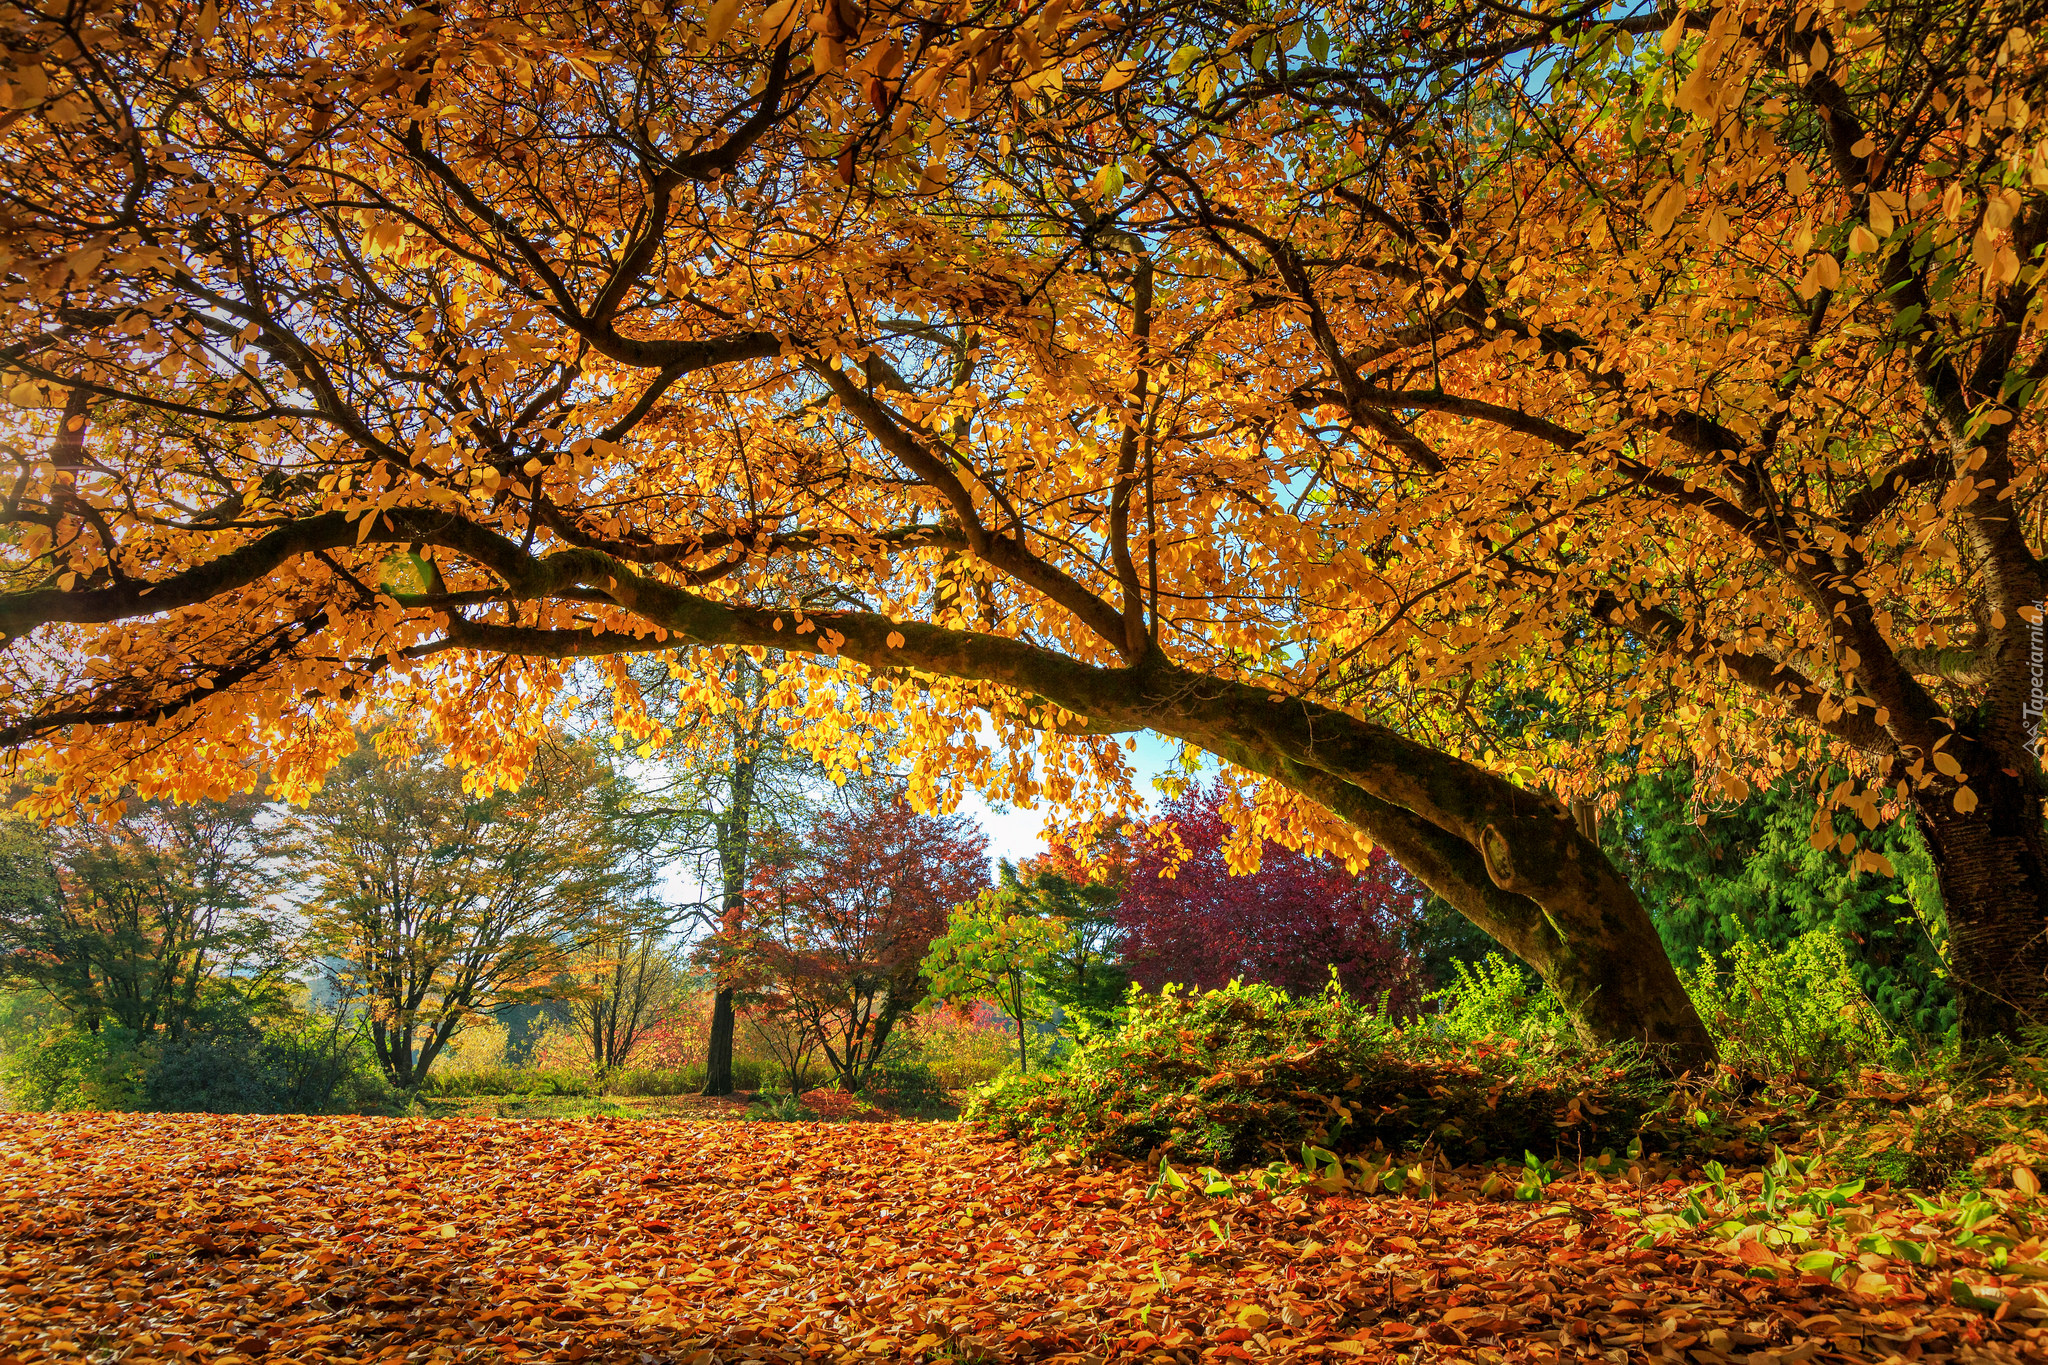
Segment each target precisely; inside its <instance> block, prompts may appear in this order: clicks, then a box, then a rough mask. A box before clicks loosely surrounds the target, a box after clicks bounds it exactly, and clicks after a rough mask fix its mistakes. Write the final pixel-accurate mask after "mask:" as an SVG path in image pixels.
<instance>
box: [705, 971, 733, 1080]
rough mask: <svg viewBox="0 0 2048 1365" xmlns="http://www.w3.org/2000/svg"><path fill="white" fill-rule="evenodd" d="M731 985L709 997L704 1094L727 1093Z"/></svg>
mask: <svg viewBox="0 0 2048 1365" xmlns="http://www.w3.org/2000/svg"><path fill="white" fill-rule="evenodd" d="M732 1028H733V1007H732V988H731V987H729V986H728V987H723V988H721V989H720V990H719V992H718V994H717V995H715V996H713V997H712V999H711V1040H710V1043H709V1045H708V1046H707V1047H706V1048H705V1052H704V1091H703V1093H704V1094H706V1095H730V1094H731V1093H732V1090H733V1084H732Z"/></svg>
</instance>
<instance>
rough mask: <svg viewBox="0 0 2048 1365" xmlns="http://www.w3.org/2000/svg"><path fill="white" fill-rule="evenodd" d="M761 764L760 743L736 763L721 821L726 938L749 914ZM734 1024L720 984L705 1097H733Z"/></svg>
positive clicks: (706, 1067)
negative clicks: (748, 885)
mask: <svg viewBox="0 0 2048 1365" xmlns="http://www.w3.org/2000/svg"><path fill="white" fill-rule="evenodd" d="M760 761H761V751H760V748H759V746H758V745H757V744H756V745H748V746H744V747H742V748H741V750H740V752H739V755H738V756H737V757H735V758H734V760H733V765H732V772H731V786H730V788H729V790H728V793H727V800H726V808H725V817H724V818H723V819H721V820H720V821H719V822H718V872H719V880H720V882H721V886H720V888H719V890H720V893H721V896H722V898H723V909H724V914H723V915H722V916H721V917H720V920H719V924H720V927H721V928H722V929H723V930H724V931H725V932H727V933H731V932H732V931H733V930H735V929H738V928H739V925H740V917H741V916H742V915H744V914H745V913H746V907H747V868H748V865H749V863H750V861H751V857H750V855H751V854H752V852H753V850H752V848H751V847H750V845H751V841H752V839H753V829H754V791H755V781H756V778H757V776H758V773H759V768H760ZM733 1023H734V1018H733V998H732V987H731V986H729V985H726V984H724V983H723V982H721V983H720V985H719V988H718V995H717V997H716V998H715V999H714V1000H713V1001H712V1004H711V1037H710V1038H709V1039H708V1040H707V1042H706V1044H705V1052H704V1091H703V1093H704V1094H706V1095H730V1094H731V1093H732V1092H733V1079H732V1042H733Z"/></svg>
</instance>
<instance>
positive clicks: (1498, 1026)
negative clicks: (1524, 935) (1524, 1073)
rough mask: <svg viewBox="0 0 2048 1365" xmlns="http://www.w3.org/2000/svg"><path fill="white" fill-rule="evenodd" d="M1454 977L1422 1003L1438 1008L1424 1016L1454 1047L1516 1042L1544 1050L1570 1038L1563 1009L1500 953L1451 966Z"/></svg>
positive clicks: (1523, 969) (1532, 976)
mask: <svg viewBox="0 0 2048 1365" xmlns="http://www.w3.org/2000/svg"><path fill="white" fill-rule="evenodd" d="M1451 966H1452V968H1453V969H1454V970H1455V971H1456V973H1457V975H1456V977H1455V978H1454V979H1453V980H1452V981H1451V983H1450V984H1449V985H1447V986H1446V987H1444V989H1442V990H1440V991H1437V992H1436V993H1434V994H1432V995H1426V996H1424V997H1423V1000H1424V1001H1426V1002H1428V1003H1431V1004H1434V1005H1436V1006H1437V1012H1436V1013H1435V1014H1432V1015H1429V1016H1427V1017H1428V1019H1429V1021H1430V1024H1431V1026H1432V1028H1433V1029H1434V1031H1435V1032H1436V1033H1438V1034H1439V1035H1440V1036H1442V1037H1445V1038H1449V1039H1453V1040H1455V1041H1458V1042H1468V1043H1469V1042H1477V1041H1478V1040H1480V1039H1482V1038H1517V1039H1520V1040H1521V1041H1522V1042H1524V1043H1534V1044H1543V1043H1550V1042H1555V1041H1557V1040H1558V1039H1561V1038H1569V1037H1571V1036H1572V1026H1571V1021H1570V1020H1568V1019H1566V1018H1565V1014H1564V1005H1563V1004H1562V1003H1561V1002H1560V1001H1559V1000H1558V998H1557V996H1555V995H1554V994H1552V993H1551V991H1550V989H1549V987H1547V986H1545V985H1544V984H1543V983H1542V982H1541V981H1539V980H1537V979H1536V974H1535V973H1534V972H1531V971H1530V970H1529V969H1528V968H1527V967H1524V966H1522V965H1521V964H1520V963H1519V962H1510V961H1509V960H1508V959H1506V958H1504V957H1502V956H1501V955H1500V954H1499V953H1488V954H1487V955H1486V956H1485V958H1483V959H1482V960H1480V961H1478V962H1461V961H1454V962H1452V963H1451Z"/></svg>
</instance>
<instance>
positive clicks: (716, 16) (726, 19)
mask: <svg viewBox="0 0 2048 1365" xmlns="http://www.w3.org/2000/svg"><path fill="white" fill-rule="evenodd" d="M739 17H740V0H718V3H717V4H715V5H713V6H712V7H711V12H710V13H709V14H707V15H705V16H704V41H705V42H706V43H720V42H724V41H725V35H726V34H728V33H731V32H732V26H733V22H734V21H735V20H736V19H738V18H739Z"/></svg>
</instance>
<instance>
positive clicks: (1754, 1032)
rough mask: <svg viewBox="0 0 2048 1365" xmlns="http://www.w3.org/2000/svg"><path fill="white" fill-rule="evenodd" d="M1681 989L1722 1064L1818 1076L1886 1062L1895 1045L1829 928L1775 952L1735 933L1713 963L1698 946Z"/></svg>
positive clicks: (1763, 1071)
mask: <svg viewBox="0 0 2048 1365" xmlns="http://www.w3.org/2000/svg"><path fill="white" fill-rule="evenodd" d="M1686 988H1687V990H1688V991H1690V992H1691V994H1692V999H1693V1004H1694V1005H1695V1006H1696V1007H1697V1008H1698V1009H1699V1012H1700V1018H1701V1019H1703V1020H1705V1021H1706V1025H1707V1027H1708V1028H1709V1029H1711V1030H1712V1031H1713V1034H1714V1039H1715V1041H1716V1042H1718V1043H1719V1044H1720V1046H1721V1061H1722V1063H1723V1064H1724V1065H1727V1066H1732V1067H1735V1068H1736V1069H1738V1070H1742V1071H1751V1072H1755V1073H1757V1074H1760V1075H1764V1076H1782V1075H1795V1074H1796V1075H1799V1076H1803V1077H1804V1078H1806V1079H1808V1080H1821V1079H1826V1078H1830V1077H1834V1076H1839V1075H1842V1074H1844V1073H1845V1072H1851V1071H1853V1070H1854V1069H1855V1068H1857V1067H1859V1066H1879V1065H1886V1064H1889V1063H1891V1062H1893V1061H1894V1060H1897V1057H1898V1054H1899V1052H1900V1045H1899V1040H1898V1039H1897V1038H1896V1037H1895V1036H1893V1034H1892V1032H1891V1031H1890V1030H1889V1029H1888V1028H1886V1027H1885V1023H1884V1020H1883V1019H1882V1018H1880V1017H1879V1015H1878V1012H1877V1010H1876V1009H1875V1008H1874V1007H1873V1006H1872V1005H1871V1003H1870V1000H1869V998H1868V997H1867V996H1865V995H1864V993H1863V990H1862V988H1861V987H1860V986H1858V985H1857V983H1856V977H1855V974H1854V972H1853V971H1852V969H1851V967H1850V963H1849V959H1848V954H1847V953H1846V952H1845V951H1844V949H1843V947H1842V940H1841V937H1840V936H1839V935H1838V934H1836V933H1835V932H1834V931H1833V930H1829V929H1816V930H1814V931H1812V932H1811V933H1806V934H1801V935H1800V936H1799V937H1797V938H1795V939H1793V940H1792V941H1791V942H1790V943H1788V944H1786V945H1785V946H1784V947H1783V948H1780V949H1777V950H1775V951H1774V950H1772V949H1770V948H1767V947H1765V946H1763V945H1761V944H1758V943H1756V942H1755V941H1753V940H1750V939H1741V940H1738V941H1737V942H1736V943H1735V944H1734V946H1732V947H1731V948H1729V949H1728V951H1727V952H1726V953H1725V954H1723V955H1722V957H1721V959H1720V960H1719V961H1718V962H1717V961H1716V960H1715V959H1714V958H1713V957H1711V956H1709V955H1708V954H1706V953H1704V952H1702V953H1701V955H1700V966H1699V967H1698V969H1697V970H1695V971H1693V972H1691V973H1690V974H1688V976H1687V979H1686Z"/></svg>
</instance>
